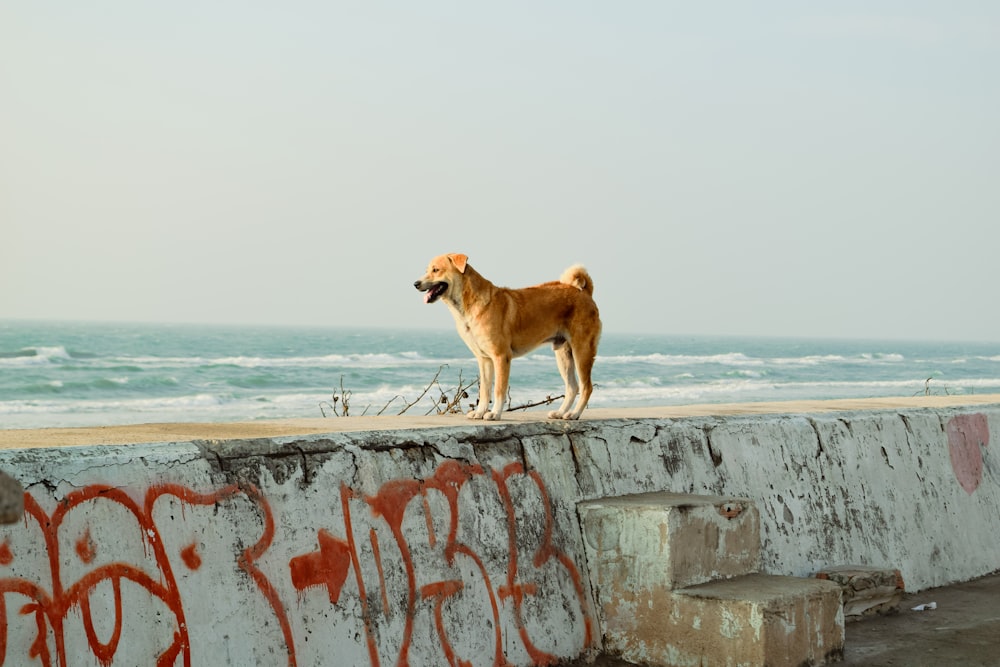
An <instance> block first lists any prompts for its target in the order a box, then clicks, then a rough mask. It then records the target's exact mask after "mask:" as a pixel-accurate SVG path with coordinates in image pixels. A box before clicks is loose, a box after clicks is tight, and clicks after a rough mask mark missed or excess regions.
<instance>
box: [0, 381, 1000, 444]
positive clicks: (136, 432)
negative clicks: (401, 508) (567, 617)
mask: <svg viewBox="0 0 1000 667" xmlns="http://www.w3.org/2000/svg"><path fill="white" fill-rule="evenodd" d="M975 405H1000V394H981V395H972V396H913V397H893V398H859V399H837V400H829V401H775V402H770V403H720V404H714V403H713V404H704V405H681V406H667V407H655V408H614V409H612V408H592V409H588V410H587V411H586V412H584V414H583V417H582V419H581V421H606V420H618V419H625V420H635V419H657V420H662V419H683V418H687V417H720V418H724V417H733V416H739V415H779V414H822V413H829V412H847V411H857V410H862V411H869V410H900V409H913V408H936V409H942V408H960V407H969V406H975ZM539 422H540V423H547V424H550V425H553V426H557V425H559V424H563V425H568V424H572V422H556V421H552V420H547V419H546V418H545V413H544V411H534V412H505V413H504V415H503V422H500V423H501V424H523V423H539ZM468 425H478V426H489V425H490V423H489V422H473V421H470V420H468V419H466V418H465V417H464V416H462V415H441V416H427V417H416V416H413V417H411V416H401V417H337V418H328V419H275V420H267V421H253V422H231V423H211V424H198V423H169V424H128V425H122V426H103V427H81V428H44V429H6V430H5V429H0V449H24V448H31V447H63V446H80V445H124V444H133V443H140V442H185V441H190V440H243V439H256V438H280V437H287V436H295V435H311V434H317V433H357V432H363V431H386V430H403V429H414V430H424V429H429V428H454V427H461V426H468Z"/></svg>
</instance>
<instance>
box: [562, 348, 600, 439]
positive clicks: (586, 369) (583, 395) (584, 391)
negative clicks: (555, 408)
mask: <svg viewBox="0 0 1000 667" xmlns="http://www.w3.org/2000/svg"><path fill="white" fill-rule="evenodd" d="M597 340H598V336H597V335H594V336H591V337H590V338H588V339H587V340H583V341H580V342H579V343H577V342H576V341H574V342H573V345H574V347H576V351H575V352H574V354H573V360H574V362H575V363H576V372H577V374H578V375H579V376H580V402H579V403H577V405H576V409H575V410H573V412H570V413H567V414H565V415H563V419H579V418H580V415H581V414H582V413H583V410H584V408H586V407H587V402H588V401H589V400H590V395H591V394H592V393H593V391H594V385H593V384H592V383H591V381H590V372H591V370H592V369H593V368H594V360H595V359H596V358H597Z"/></svg>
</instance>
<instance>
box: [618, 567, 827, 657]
mask: <svg viewBox="0 0 1000 667" xmlns="http://www.w3.org/2000/svg"><path fill="white" fill-rule="evenodd" d="M630 602H631V604H630V606H631V607H632V609H633V613H632V614H631V615H618V616H616V617H614V618H613V619H609V620H608V626H607V628H606V630H605V637H604V640H605V650H606V651H608V652H610V653H614V654H618V655H620V656H621V657H622V658H623V659H625V660H628V661H631V662H636V663H641V664H646V665H653V666H656V667H713V666H719V667H731V666H733V665H740V666H741V667H765V666H766V667H802V666H803V665H822V664H826V663H828V662H834V661H837V660H839V659H840V658H841V657H842V656H843V651H844V615H843V611H842V608H841V603H840V587H839V586H838V585H836V584H834V583H832V582H829V581H824V580H821V579H803V578H798V577H784V576H773V575H764V574H752V575H747V576H743V577H738V578H735V579H729V580H726V581H716V582H711V583H707V584H699V585H697V586H691V587H688V588H684V589H680V590H676V591H661V592H660V593H659V594H658V595H656V596H653V597H649V598H635V599H632V600H631V601H630Z"/></svg>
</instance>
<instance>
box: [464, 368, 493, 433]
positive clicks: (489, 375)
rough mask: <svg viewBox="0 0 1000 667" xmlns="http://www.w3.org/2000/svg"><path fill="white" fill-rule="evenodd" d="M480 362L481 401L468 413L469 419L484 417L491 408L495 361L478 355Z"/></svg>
mask: <svg viewBox="0 0 1000 667" xmlns="http://www.w3.org/2000/svg"><path fill="white" fill-rule="evenodd" d="M476 361H478V362H479V402H478V403H476V407H475V409H473V410H470V411H469V412H467V413H466V415H465V416H466V417H468V418H469V419H482V418H483V415H485V414H486V411H487V410H489V408H490V389H492V388H493V361H492V360H491V359H490V358H489V357H476Z"/></svg>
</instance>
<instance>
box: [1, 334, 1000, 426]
mask: <svg viewBox="0 0 1000 667" xmlns="http://www.w3.org/2000/svg"><path fill="white" fill-rule="evenodd" d="M435 376H437V381H436V383H433V381H434V379H435ZM476 376H477V370H476V364H475V362H474V361H473V359H472V355H471V354H470V353H469V351H468V350H467V349H466V348H465V346H464V344H463V343H462V342H461V340H460V339H459V338H458V335H457V334H456V333H455V331H454V330H453V329H442V330H440V331H407V330H403V329H399V330H387V329H349V328H331V329H322V328H291V327H287V328H286V327H254V326H240V327H236V326H196V325H169V324H167V325H153V324H97V323H75V322H27V321H0V428H3V429H10V428H41V427H57V426H96V425H112V424H128V423H151V422H172V421H200V422H222V421H246V420H258V419H275V418H300V417H324V416H325V417H328V418H331V419H335V418H337V416H338V415H340V414H342V413H343V410H344V403H345V401H344V396H345V395H346V398H347V401H346V402H347V411H348V413H349V414H350V415H352V416H353V415H361V414H368V415H374V414H379V413H381V414H383V415H394V414H399V413H400V412H401V411H403V410H404V409H405V412H406V414H410V415H423V414H430V413H434V412H435V411H438V410H441V409H443V408H445V407H447V405H448V404H450V403H454V402H455V399H456V389H457V388H458V387H459V385H461V386H462V388H466V387H467V385H469V383H470V382H474V381H475V380H476ZM594 382H595V385H596V388H595V390H594V395H593V397H592V399H591V402H590V406H591V407H628V406H653V405H681V404H691V403H729V402H743V401H778V400H798V399H826V398H860V397H879V396H913V395H918V394H923V393H927V392H929V393H931V394H959V395H960V394H980V393H994V392H1000V344H997V343H993V344H990V343H965V342H954V343H947V342H913V341H869V340H836V339H830V340H809V339H794V338H746V337H735V336H686V335H685V336H681V335H648V334H642V335H628V334H619V333H606V334H605V335H604V336H603V337H602V339H601V345H600V350H599V354H598V358H597V362H596V364H595V367H594ZM428 386H430V389H428ZM425 390H427V391H426V393H424V392H425ZM467 393H468V394H469V396H470V397H472V398H468V399H464V400H459V401H458V404H459V405H461V406H462V408H463V411H464V409H467V405H468V403H470V402H471V401H472V400H474V397H475V395H476V390H475V388H474V387H471V388H468V392H467ZM561 393H562V382H561V380H560V378H559V373H558V371H557V370H556V365H555V360H554V357H553V355H552V351H551V350H550V349H548V348H544V347H543V348H539V349H538V350H537V351H535V352H534V353H532V354H530V355H528V356H526V357H522V358H520V359H516V360H515V361H514V364H513V370H512V382H511V391H510V398H511V404H512V405H514V406H519V405H524V404H528V403H534V402H538V401H542V400H544V399H546V398H547V397H550V396H552V397H554V396H558V395H560V394H561ZM422 394H423V395H422ZM335 395H336V400H334V397H335ZM421 395H422V397H421ZM442 395H444V398H442ZM418 399H419V400H418ZM442 401H443V402H442ZM535 409H547V408H544V407H542V408H535Z"/></svg>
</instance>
